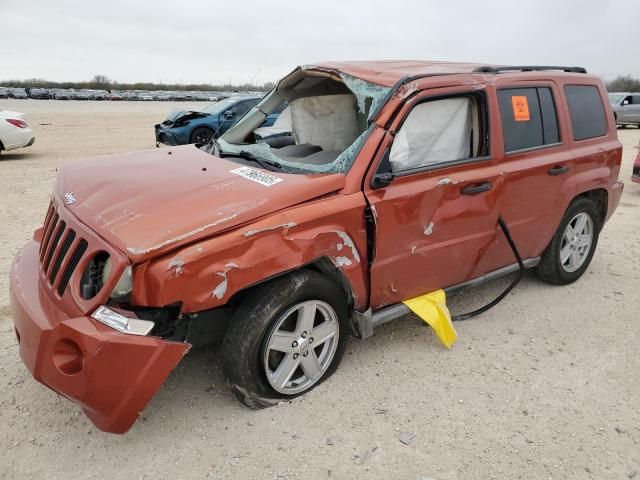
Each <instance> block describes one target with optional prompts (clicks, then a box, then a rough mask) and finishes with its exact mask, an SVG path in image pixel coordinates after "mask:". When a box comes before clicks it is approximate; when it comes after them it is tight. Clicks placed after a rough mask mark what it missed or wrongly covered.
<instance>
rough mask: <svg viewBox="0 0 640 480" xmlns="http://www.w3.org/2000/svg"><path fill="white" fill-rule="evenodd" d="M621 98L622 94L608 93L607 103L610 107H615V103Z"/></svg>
mask: <svg viewBox="0 0 640 480" xmlns="http://www.w3.org/2000/svg"><path fill="white" fill-rule="evenodd" d="M623 98H624V93H610V94H609V103H611V105H615V104H616V103H618V102H619V101H620V100H622V99H623Z"/></svg>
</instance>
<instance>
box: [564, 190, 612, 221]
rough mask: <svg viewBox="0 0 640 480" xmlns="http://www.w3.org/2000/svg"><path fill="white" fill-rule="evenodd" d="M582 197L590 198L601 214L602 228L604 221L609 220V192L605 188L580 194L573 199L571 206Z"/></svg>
mask: <svg viewBox="0 0 640 480" xmlns="http://www.w3.org/2000/svg"><path fill="white" fill-rule="evenodd" d="M580 197H584V198H588V199H589V200H591V201H592V202H593V203H594V204H595V205H596V209H597V210H598V213H599V214H600V219H599V220H600V225H599V228H602V225H603V224H604V221H605V219H606V218H607V211H608V209H609V192H607V190H606V189H604V188H594V189H593V190H587V191H585V192H582V193H580V194H579V195H576V196H575V197H574V198H573V200H571V202H570V203H569V205H571V203H572V202H573V201H574V200H575V199H577V198H580ZM567 208H568V207H567Z"/></svg>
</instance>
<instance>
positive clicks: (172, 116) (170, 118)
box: [163, 110, 209, 123]
mask: <svg viewBox="0 0 640 480" xmlns="http://www.w3.org/2000/svg"><path fill="white" fill-rule="evenodd" d="M187 115H196V116H197V117H206V116H208V115H209V114H208V113H205V112H198V111H197V110H171V111H170V112H169V115H167V119H166V120H165V121H164V122H163V123H166V122H169V123H174V122H175V121H176V120H178V119H179V118H180V117H185V116H187Z"/></svg>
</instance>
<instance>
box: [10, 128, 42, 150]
mask: <svg viewBox="0 0 640 480" xmlns="http://www.w3.org/2000/svg"><path fill="white" fill-rule="evenodd" d="M10 141H11V143H9V141H6V140H5V142H4V148H5V150H7V151H9V150H15V149H16V148H23V147H30V146H31V145H33V142H34V141H35V137H34V135H33V130H31V128H29V127H27V128H20V129H15V131H14V132H13V134H12V135H11V137H10Z"/></svg>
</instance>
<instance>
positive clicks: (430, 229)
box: [424, 222, 434, 237]
mask: <svg viewBox="0 0 640 480" xmlns="http://www.w3.org/2000/svg"><path fill="white" fill-rule="evenodd" d="M433 227H434V225H433V222H431V223H430V224H429V225H427V227H426V228H425V229H424V234H425V235H426V236H427V237H428V236H430V235H433Z"/></svg>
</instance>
